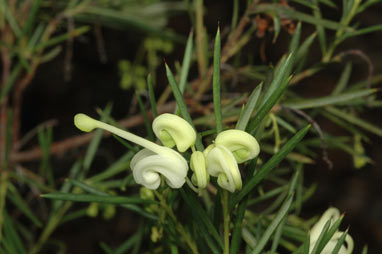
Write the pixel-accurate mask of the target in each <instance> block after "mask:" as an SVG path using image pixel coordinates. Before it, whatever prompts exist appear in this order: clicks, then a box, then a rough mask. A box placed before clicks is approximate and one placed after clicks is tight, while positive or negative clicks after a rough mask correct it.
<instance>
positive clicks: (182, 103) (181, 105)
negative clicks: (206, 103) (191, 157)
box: [165, 64, 204, 151]
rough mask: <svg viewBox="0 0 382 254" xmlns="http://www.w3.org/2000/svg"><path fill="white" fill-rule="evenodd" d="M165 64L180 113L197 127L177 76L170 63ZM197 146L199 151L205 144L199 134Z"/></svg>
mask: <svg viewBox="0 0 382 254" xmlns="http://www.w3.org/2000/svg"><path fill="white" fill-rule="evenodd" d="M165 66H166V75H167V78H168V81H169V84H170V86H171V90H172V92H173V94H174V97H175V100H176V103H177V104H178V106H179V109H180V113H181V114H182V116H183V118H184V120H186V121H187V122H188V123H189V124H190V125H191V126H192V127H193V128H194V129H195V126H194V124H193V122H192V119H191V115H190V113H189V112H188V109H187V105H186V102H185V101H184V98H183V95H182V93H181V92H180V90H179V87H178V85H177V84H176V81H175V77H174V75H173V74H172V72H171V69H170V68H169V67H168V65H167V64H165ZM195 146H196V148H197V149H198V150H199V151H203V150H204V146H203V143H202V140H201V139H200V136H199V135H196V142H195Z"/></svg>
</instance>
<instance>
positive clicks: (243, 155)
mask: <svg viewBox="0 0 382 254" xmlns="http://www.w3.org/2000/svg"><path fill="white" fill-rule="evenodd" d="M215 145H222V146H225V147H226V148H228V149H229V150H230V151H231V152H232V154H233V156H235V159H236V161H237V163H243V162H245V161H248V160H251V159H253V158H255V157H256V156H257V155H259V152H260V147H259V143H257V140H256V139H255V138H254V137H253V136H252V135H251V134H249V133H247V132H245V131H241V130H226V131H223V132H220V133H219V135H218V136H217V137H216V139H215Z"/></svg>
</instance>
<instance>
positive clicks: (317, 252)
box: [310, 220, 330, 254]
mask: <svg viewBox="0 0 382 254" xmlns="http://www.w3.org/2000/svg"><path fill="white" fill-rule="evenodd" d="M329 227H330V220H328V221H327V222H326V223H325V225H324V227H323V228H322V231H321V233H320V235H319V236H318V238H317V241H316V243H315V244H314V246H313V250H312V252H311V253H310V254H320V253H321V250H322V249H323V248H324V247H325V245H323V246H322V244H321V243H322V240H323V238H324V237H325V235H326V234H327V233H328V230H329ZM325 244H326V243H325Z"/></svg>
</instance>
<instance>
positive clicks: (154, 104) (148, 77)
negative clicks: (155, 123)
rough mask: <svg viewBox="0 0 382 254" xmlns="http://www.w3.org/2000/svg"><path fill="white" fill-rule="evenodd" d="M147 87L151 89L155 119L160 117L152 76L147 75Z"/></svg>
mask: <svg viewBox="0 0 382 254" xmlns="http://www.w3.org/2000/svg"><path fill="white" fill-rule="evenodd" d="M147 87H148V88H149V99H150V104H151V110H152V112H153V118H156V117H157V116H158V110H157V103H156V102H155V93H154V85H153V79H152V77H151V74H149V75H147Z"/></svg>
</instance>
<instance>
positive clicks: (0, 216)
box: [0, 0, 382, 254]
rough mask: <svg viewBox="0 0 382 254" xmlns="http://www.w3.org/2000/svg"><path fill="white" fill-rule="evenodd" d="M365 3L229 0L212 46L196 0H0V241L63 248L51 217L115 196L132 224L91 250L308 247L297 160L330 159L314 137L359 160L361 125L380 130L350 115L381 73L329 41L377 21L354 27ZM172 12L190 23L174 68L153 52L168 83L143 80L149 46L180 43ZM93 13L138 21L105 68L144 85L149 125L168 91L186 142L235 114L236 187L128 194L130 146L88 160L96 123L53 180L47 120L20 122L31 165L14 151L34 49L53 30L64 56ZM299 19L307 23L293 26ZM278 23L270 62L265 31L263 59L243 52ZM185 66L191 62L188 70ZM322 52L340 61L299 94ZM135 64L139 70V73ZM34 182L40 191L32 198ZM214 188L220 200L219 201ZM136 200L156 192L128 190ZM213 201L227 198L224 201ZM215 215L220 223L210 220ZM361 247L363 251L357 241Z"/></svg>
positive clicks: (46, 51) (370, 97) (322, 66)
mask: <svg viewBox="0 0 382 254" xmlns="http://www.w3.org/2000/svg"><path fill="white" fill-rule="evenodd" d="M376 4H380V2H379V1H375V0H365V1H361V0H349V1H342V4H341V5H339V4H337V2H334V1H331V0H321V1H319V0H315V1H308V0H294V1H289V2H287V1H238V0H234V1H233V8H232V22H231V24H230V26H227V27H223V26H222V27H221V28H220V29H221V31H222V44H221V46H222V47H221V51H220V49H219V51H216V48H218V47H217V46H216V45H215V46H213V40H212V39H211V38H213V36H212V35H209V34H208V32H207V29H206V25H205V24H204V18H205V17H206V15H209V13H208V10H206V8H205V7H204V3H203V1H202V0H194V1H189V0H188V1H159V0H152V1H150V0H147V1H138V0H135V1H134V0H129V1H122V0H98V1H97V0H95V1H90V0H89V1H88V0H83V1H79V0H70V1H63V0H59V1H51V0H36V1H30V0H23V1H16V0H9V1H6V0H0V33H1V37H0V50H1V52H0V53H1V59H2V65H1V68H2V72H1V73H2V80H1V87H0V88H1V91H0V116H1V117H0V157H1V158H0V160H1V162H0V163H1V170H0V253H20V254H22V253H33V254H34V253H36V254H37V253H49V251H51V250H53V252H55V253H59V252H65V245H64V244H63V243H62V242H59V241H56V240H54V239H53V237H52V234H53V232H54V231H55V230H57V228H59V227H60V226H61V225H63V224H64V223H67V222H69V221H73V220H77V219H79V218H82V217H85V216H96V215H97V214H98V212H101V211H102V214H103V215H102V216H103V217H104V218H105V219H110V218H112V217H113V216H114V214H115V213H118V211H120V210H121V209H126V210H128V211H131V212H133V213H136V214H138V215H140V219H139V221H140V224H139V227H138V228H137V231H136V234H134V235H132V236H130V237H129V238H128V239H126V240H125V241H124V242H121V243H120V245H119V246H109V244H108V243H105V242H102V243H100V248H101V249H102V251H103V252H104V253H144V251H149V252H150V253H190V252H191V251H193V252H194V253H195V248H197V249H198V251H199V253H211V252H212V253H222V252H223V251H224V253H265V252H266V251H271V252H272V253H275V252H277V253H310V252H309V238H307V237H308V236H309V234H308V231H309V228H310V227H311V226H312V225H313V223H314V220H315V218H313V219H310V220H306V219H302V218H301V217H300V216H299V215H300V214H301V210H302V205H303V203H304V202H305V201H306V200H307V199H309V198H310V197H311V196H312V195H313V194H314V191H315V189H316V188H319V187H320V186H317V185H315V184H313V185H311V186H306V184H305V183H304V174H305V172H304V168H305V166H306V164H311V163H313V162H314V161H317V160H320V159H322V160H324V161H326V162H327V163H328V166H330V165H331V162H330V154H329V157H328V153H327V151H330V150H331V149H341V150H343V151H344V152H346V153H348V154H350V155H351V156H352V157H353V160H354V167H355V168H362V167H364V166H365V165H367V163H372V158H370V157H369V155H368V154H367V153H366V152H365V148H364V145H365V144H367V143H369V142H370V140H371V137H372V135H377V136H379V137H381V136H382V128H381V127H380V126H377V125H376V124H375V123H372V122H368V121H367V120H365V119H364V118H363V113H364V112H366V111H367V110H369V109H370V108H373V107H380V106H381V105H382V102H381V100H380V98H378V96H377V91H378V90H377V89H376V88H375V87H376V86H377V85H378V84H380V83H381V80H382V79H381V76H380V75H375V74H374V73H373V72H372V69H373V68H372V67H373V65H372V63H371V62H370V60H369V58H368V56H367V55H365V54H364V53H363V52H362V51H357V50H347V51H343V50H342V49H341V44H342V43H343V42H344V41H347V40H352V38H353V37H358V36H364V35H366V34H368V33H374V32H378V31H380V30H381V29H382V26H381V25H380V24H377V25H374V26H370V27H363V26H362V24H360V23H359V22H358V20H357V18H358V17H357V15H359V14H361V13H363V12H365V11H367V10H368V8H371V7H373V5H376ZM326 8H330V9H331V10H332V11H333V12H336V13H337V14H338V15H337V16H340V18H339V19H338V20H331V19H328V18H327V17H326V16H325V13H324V12H323V11H322V10H323V9H326ZM175 14H182V15H185V14H188V15H189V16H190V20H191V24H192V26H193V29H194V30H193V34H191V35H190V37H189V40H188V41H187V45H186V49H185V54H184V59H183V62H182V63H181V64H177V66H176V68H175V70H176V71H175V72H174V73H175V74H174V73H173V72H172V71H171V68H170V67H169V66H167V65H166V74H167V77H168V81H169V88H168V89H167V90H164V91H160V92H159V91H157V94H154V89H153V85H152V84H153V83H155V81H156V76H155V74H156V73H157V72H158V71H163V68H162V67H161V66H162V64H161V57H162V55H167V54H170V53H171V52H172V51H173V48H175V47H182V46H183V45H182V44H175V43H177V42H182V43H183V42H185V41H186V40H185V36H183V35H178V34H176V33H175V32H173V31H171V30H170V29H168V28H167V27H166V25H167V21H168V19H169V18H171V17H172V15H175ZM216 23H218V21H216ZM84 24H86V25H84ZM93 26H105V27H110V28H112V29H118V30H121V29H134V30H139V31H141V32H142V33H144V34H147V37H146V39H145V40H144V41H143V43H142V45H141V49H138V51H137V54H136V59H134V61H132V60H127V59H126V60H122V61H120V62H119V65H118V68H119V71H120V75H121V87H122V88H123V89H128V88H132V87H134V89H135V90H138V91H143V90H146V89H149V90H150V91H151V92H150V93H149V101H150V104H144V103H141V104H140V105H141V109H140V110H141V112H139V114H141V115H143V116H145V121H146V125H145V126H146V132H147V135H148V136H149V135H150V133H151V134H152V130H151V129H150V120H149V119H150V118H149V114H148V113H147V112H149V111H151V112H153V114H154V116H155V115H156V114H157V113H156V112H163V108H164V106H166V105H170V104H171V102H172V101H173V99H172V97H171V92H172V94H173V97H174V99H175V101H176V103H177V108H176V112H177V113H179V114H180V115H182V117H183V118H184V119H186V120H187V121H189V122H190V123H191V124H193V125H194V126H196V129H197V130H198V131H199V133H198V134H199V135H198V141H197V148H198V149H199V150H202V147H203V144H204V143H209V142H211V140H213V138H214V135H215V134H216V132H218V131H219V129H226V128H233V127H235V126H236V128H237V129H242V130H246V131H247V132H249V133H251V134H252V135H254V136H255V137H256V139H257V140H258V141H259V143H260V147H261V155H260V157H259V159H258V160H253V161H251V162H250V163H248V164H247V165H245V168H246V170H243V171H242V172H243V175H244V177H243V179H244V185H243V189H242V191H241V192H237V193H235V194H232V195H229V196H227V197H225V196H224V195H223V192H222V190H221V189H220V188H219V187H218V186H217V184H216V182H214V181H212V182H211V184H210V186H209V188H208V191H203V192H202V195H201V197H199V196H197V195H196V194H195V193H193V192H192V191H191V190H190V188H188V187H187V186H185V187H183V188H182V189H181V190H180V191H178V190H173V189H169V188H168V187H166V186H162V187H161V188H160V189H159V190H158V191H156V192H155V193H151V192H150V193H147V192H145V191H144V190H141V192H140V195H139V196H138V195H136V193H137V190H138V188H137V185H136V183H135V182H134V180H133V178H132V174H131V171H130V170H129V164H130V161H131V158H132V157H133V155H134V153H135V152H136V151H137V148H136V147H135V146H133V145H130V144H128V143H126V142H125V143H124V144H125V145H126V147H127V152H126V153H125V154H124V155H123V156H121V157H120V158H118V159H117V160H115V161H114V162H113V163H111V164H110V165H109V166H108V167H107V168H105V169H104V170H102V171H101V172H98V173H94V171H92V170H91V169H92V167H93V166H94V163H93V162H94V159H95V157H96V156H97V151H98V148H99V146H100V142H101V139H102V136H103V131H101V130H97V131H96V132H95V134H94V135H93V137H92V139H91V142H90V143H89V145H88V147H87V150H86V153H85V155H84V156H80V155H79V156H78V157H79V158H78V160H77V161H75V162H73V165H72V167H71V169H70V170H69V174H68V180H67V181H65V182H63V183H62V182H61V181H60V179H57V178H56V177H55V172H54V164H53V163H52V162H51V153H52V147H53V144H54V142H55V140H54V138H53V130H54V128H53V129H52V127H51V125H41V126H37V127H36V130H35V131H34V133H35V134H32V135H37V137H38V142H39V146H40V151H41V156H40V163H39V166H32V167H31V168H29V167H28V168H26V167H24V165H23V163H22V162H19V161H17V160H16V159H15V158H16V157H15V156H16V155H17V154H18V153H19V152H22V150H23V142H22V140H24V139H23V137H20V136H19V135H20V124H21V117H20V110H21V107H22V101H23V93H24V90H25V88H26V87H27V86H28V85H29V84H30V82H31V80H33V78H34V77H35V75H36V71H37V69H38V68H39V66H40V65H41V64H42V63H44V62H49V61H51V60H52V59H54V58H56V57H57V56H59V55H60V54H61V53H62V51H63V46H64V44H66V45H67V47H68V48H69V50H66V52H65V55H66V59H68V63H67V64H69V63H70V58H71V53H70V52H71V51H70V48H71V47H72V43H73V39H74V38H76V37H79V36H82V35H83V34H84V33H86V32H88V31H89V30H90V29H92V27H93ZM305 27H310V28H313V29H314V32H312V33H310V34H308V35H304V36H303V34H305V33H303V32H302V29H304V28H305ZM285 31H286V32H288V33H289V34H290V39H289V42H288V43H289V47H288V50H287V52H285V54H284V55H283V56H282V57H281V59H280V60H279V61H278V62H277V63H276V64H274V65H271V64H268V63H266V52H265V47H266V44H264V45H263V46H260V48H259V49H258V52H259V58H260V59H261V60H262V61H263V62H262V63H260V61H258V60H254V59H253V55H251V54H249V53H248V51H247V47H249V45H250V44H251V43H252V42H253V41H254V40H257V39H258V38H264V37H267V36H270V37H271V38H272V40H273V42H274V43H276V45H277V43H282V44H284V45H285V43H286V42H285V41H282V42H280V40H279V38H280V36H281V35H282V34H283V33H285ZM145 36H146V35H145ZM216 38H217V37H216ZM254 38H255V39H254ZM219 40H220V37H219ZM216 41H217V40H215V42H216ZM314 43H318V44H319V48H320V53H321V57H320V59H318V60H317V61H314V60H313V59H311V56H312V54H311V48H312V47H313V46H312V45H313V44H314ZM194 46H195V47H194ZM213 49H215V51H213ZM212 52H213V53H212ZM217 54H219V55H220V57H216V55H217ZM214 55H215V59H214ZM349 55H350V56H355V57H357V58H360V59H361V60H362V61H363V62H364V63H365V66H367V68H368V70H369V72H368V73H367V75H365V77H366V78H365V79H364V80H361V81H359V82H355V81H354V79H353V78H352V72H353V71H354V70H353V67H352V66H353V63H352V58H348V57H347V56H349ZM219 59H220V61H219ZM219 62H220V63H219ZM169 64H170V65H171V64H172V63H169ZM218 64H220V65H221V70H220V68H219V66H218ZM190 66H191V67H194V69H195V70H196V69H197V73H195V72H194V71H190ZM332 66H336V67H341V68H342V73H339V75H338V76H339V78H338V82H337V84H336V85H335V86H334V87H333V89H332V90H331V91H330V93H329V94H327V95H320V96H313V97H311V98H306V96H305V95H303V94H299V92H298V90H297V89H295V87H296V86H304V85H306V84H303V83H304V81H305V79H307V78H309V77H313V76H314V77H320V75H321V73H323V72H324V71H325V70H327V69H328V68H331V67H332ZM220 71H221V75H220ZM148 73H151V75H152V76H151V78H149V79H148V80H149V82H147V85H146V77H147V75H148ZM152 81H154V82H152ZM321 82H325V81H321ZM235 84H237V85H235ZM245 84H247V85H246V86H245ZM255 84H256V85H255ZM219 88H220V89H219ZM251 90H253V91H251ZM231 91H238V92H237V93H232V92H231ZM243 91H244V92H243ZM220 93H221V94H220ZM155 95H156V96H155ZM139 98H140V97H139ZM156 98H160V99H159V100H158V101H156ZM211 98H213V99H211ZM166 102H168V103H166ZM163 105H164V106H163ZM171 110H173V109H172V108H171ZM171 110H168V108H167V111H171ZM110 112H111V107H110V106H107V107H106V108H105V109H103V110H98V113H99V115H100V119H101V120H102V121H106V122H110V123H113V124H116V125H118V124H119V123H118V122H117V121H115V120H114V119H112V117H111V116H110ZM154 112H155V113H154ZM191 117H192V118H191ZM320 118H325V119H327V120H328V121H331V122H333V123H334V124H335V125H337V126H339V127H340V128H343V129H344V130H346V133H347V135H343V136H336V135H334V134H330V133H327V132H325V131H324V130H322V129H321V127H320V123H319V122H317V121H318V119H320ZM307 125H311V126H312V127H311V128H310V129H309V127H305V126H307ZM308 132H309V134H307V133H308ZM305 135H307V136H306V137H305V138H304V139H303V137H304V136H305ZM121 142H122V141H121ZM185 156H186V157H187V156H189V154H188V153H186V154H185ZM126 172H128V173H127V176H126ZM254 172H255V174H254ZM41 193H49V194H45V195H44V197H45V198H41V197H40V194H41ZM132 193H133V194H132ZM134 193H135V194H134ZM224 198H227V199H226V202H223V203H222V202H220V201H221V200H222V199H224ZM143 201H150V202H152V201H154V202H155V204H152V203H140V202H143ZM76 202H86V203H88V204H87V206H80V205H77V203H76ZM259 204H261V206H259ZM222 206H226V207H225V212H224V214H223V207H222ZM227 209H228V210H229V213H228V211H227ZM184 214H185V216H184ZM177 216H179V217H177ZM224 216H226V217H227V216H228V218H229V220H230V222H231V223H228V224H224V225H223V223H222V221H223V217H224ZM226 217H224V218H226ZM20 218H21V220H20ZM340 222H341V221H340V220H339V221H338V222H336V223H335V224H333V225H328V226H327V228H326V231H325V232H324V233H322V239H324V240H325V239H326V240H327V241H328V240H329V239H330V237H329V235H330V233H334V232H335V231H336V230H337V229H338V228H339V226H340ZM227 225H228V226H227ZM227 227H228V229H229V231H231V236H230V237H227V233H226V229H227ZM227 238H229V239H228V240H229V246H230V248H229V249H227V248H226V246H227V245H225V244H226V242H227ZM322 239H321V243H320V244H321V245H322V242H323V241H324V240H322ZM223 242H224V243H223ZM144 243H145V244H144ZM146 243H147V244H146ZM320 247H322V246H320ZM193 248H194V249H193ZM364 250H365V251H364V252H363V253H367V248H364Z"/></svg>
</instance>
